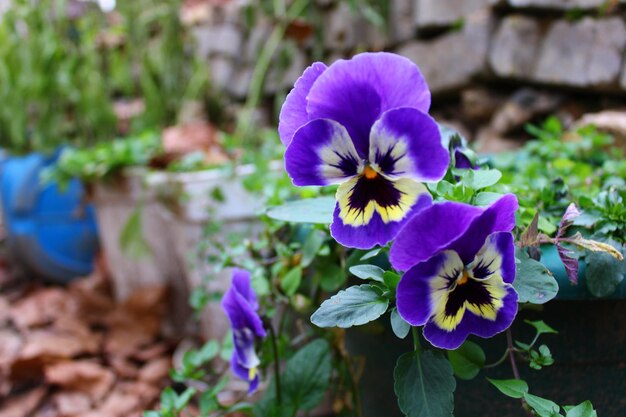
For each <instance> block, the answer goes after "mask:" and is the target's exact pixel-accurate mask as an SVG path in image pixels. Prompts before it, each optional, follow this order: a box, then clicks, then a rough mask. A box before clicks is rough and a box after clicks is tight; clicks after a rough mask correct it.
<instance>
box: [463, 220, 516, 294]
mask: <svg viewBox="0 0 626 417" xmlns="http://www.w3.org/2000/svg"><path fill="white" fill-rule="evenodd" d="M470 270H471V274H472V276H473V277H474V278H476V279H486V278H489V277H490V276H491V275H493V274H496V275H498V276H500V277H502V280H503V281H504V282H506V283H508V284H511V283H513V280H514V279H515V246H514V243H513V235H512V234H511V233H510V232H497V233H493V234H491V235H489V236H488V237H487V240H486V241H485V244H484V245H483V246H482V247H481V248H480V250H479V251H478V253H477V254H476V256H475V257H474V260H473V261H472V263H471V268H470Z"/></svg>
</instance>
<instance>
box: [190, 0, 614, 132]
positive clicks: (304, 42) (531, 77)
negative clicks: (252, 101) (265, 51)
mask: <svg viewBox="0 0 626 417" xmlns="http://www.w3.org/2000/svg"><path fill="white" fill-rule="evenodd" d="M195 3H196V4H197V1H196V2H195ZM315 4H316V5H317V7H318V8H319V9H320V14H321V19H320V20H319V23H318V28H320V29H321V31H320V33H321V36H319V37H317V40H316V39H315V36H309V37H308V38H306V37H304V38H302V37H301V38H298V39H297V41H293V42H292V46H291V49H290V54H289V59H287V65H286V66H285V67H284V68H282V69H279V65H273V66H272V67H271V70H270V72H269V74H268V77H267V82H266V85H265V93H266V95H268V96H272V95H274V94H277V93H278V94H284V92H285V91H288V89H289V88H290V87H291V86H292V85H293V82H294V81H295V80H296V79H297V77H298V76H299V75H300V74H301V72H302V71H303V70H304V68H305V67H306V66H307V65H309V64H310V63H311V62H313V61H314V60H316V59H315V58H314V57H316V56H317V57H319V58H321V59H322V60H324V61H325V62H327V63H330V62H332V61H334V60H336V59H339V58H343V57H349V56H351V55H353V54H354V53H356V52H359V51H364V50H369V51H376V50H389V51H395V52H397V53H399V54H402V55H404V56H407V57H408V58H410V59H411V60H413V61H414V62H415V63H416V64H418V65H419V66H420V68H421V70H422V72H423V74H424V76H425V77H426V80H427V81H428V84H429V86H430V88H431V90H432V92H433V97H434V108H435V110H437V109H438V108H440V109H441V111H442V112H443V113H447V114H450V111H451V110H450V109H453V108H455V106H456V108H457V109H460V110H459V111H460V112H461V113H462V114H461V115H455V114H454V111H452V114H453V115H452V118H453V119H458V121H459V123H460V124H463V123H465V124H466V125H468V126H469V129H470V130H472V131H473V133H476V132H475V129H476V128H478V127H481V128H484V127H485V125H488V126H487V127H490V129H491V131H492V132H493V131H494V130H496V131H497V132H496V133H497V134H500V135H503V134H506V132H507V131H510V130H511V128H512V127H515V126H519V125H520V123H523V122H525V121H527V120H528V119H529V118H531V117H532V116H533V115H534V114H536V113H537V112H539V113H547V112H553V111H555V110H556V109H557V106H559V108H560V107H562V105H563V100H562V99H563V97H565V98H566V99H567V97H570V96H571V95H574V96H576V95H578V97H580V95H581V94H582V95H583V96H584V97H591V99H590V100H589V102H590V103H600V104H598V106H599V107H600V108H603V107H607V104H606V103H607V100H608V102H609V103H610V104H609V105H608V106H609V107H615V106H619V105H620V103H621V102H622V100H623V99H624V98H626V62H625V61H626V59H625V55H626V13H625V11H626V1H625V0H609V1H607V0H390V1H389V3H388V6H389V12H388V24H387V27H386V29H385V30H381V29H380V28H378V27H377V26H375V25H373V24H372V23H370V21H368V20H367V19H365V18H364V17H363V14H362V13H358V12H356V11H354V10H351V8H350V7H349V6H348V2H346V1H332V0H317V1H315ZM241 7H242V6H241V5H240V3H238V2H234V1H230V2H228V1H226V2H221V6H210V5H207V4H202V3H201V6H196V7H195V8H193V9H189V10H193V13H189V12H188V13H187V14H188V16H187V21H188V22H191V23H192V25H193V31H194V34H195V36H196V38H197V41H198V51H199V53H201V54H202V56H203V57H205V58H206V59H207V62H208V65H209V69H210V71H211V74H212V79H213V82H214V86H215V87H216V88H217V89H219V90H221V91H224V92H225V93H226V94H227V95H228V96H231V97H232V98H233V99H234V100H242V99H244V97H245V95H246V93H247V91H248V86H249V81H250V77H251V74H252V71H253V68H254V63H255V60H256V58H257V56H258V53H259V51H260V49H261V47H262V46H263V45H264V44H265V42H266V41H267V39H268V36H269V34H270V32H271V29H272V25H271V23H270V21H269V20H268V19H266V18H260V19H257V20H256V23H255V24H254V25H253V26H252V27H248V28H246V27H245V26H244V25H243V13H242V9H241ZM190 16H191V18H189V17H190ZM301 32H302V31H301ZM296 38H297V37H296ZM319 58H318V59H319ZM278 61H279V60H278V58H277V61H276V62H278ZM524 87H526V88H524ZM565 101H567V100H565ZM584 101H586V99H585V100H581V99H580V98H579V99H578V104H580V103H581V102H584ZM511 103H512V104H511ZM529 103H530V104H529ZM507 105H508V111H509V112H510V111H511V108H512V107H511V105H513V107H515V105H517V106H518V107H521V108H522V110H528V111H527V113H528V114H526V115H520V114H519V112H517V113H518V114H513V115H511V114H502V112H503V111H504V108H505V107H507ZM529 106H530V107H529ZM598 106H596V107H595V108H594V109H593V110H597V109H598V108H597V107H598ZM570 107H571V106H570ZM574 107H575V106H574ZM518 110H519V109H518ZM497 113H500V114H499V115H498V114H497ZM505 113H506V112H505ZM579 113H584V110H581V111H579ZM578 115H579V114H578ZM444 116H445V114H444ZM516 117H517V118H519V119H520V120H517V121H516V120H515V118H516ZM497 118H499V121H498V120H494V119H497ZM474 119H475V120H474ZM508 119H513V120H512V121H511V120H508ZM494 123H495V124H496V125H497V124H498V123H499V124H500V126H499V127H498V126H495V127H494V126H493V125H494ZM479 125H480V126H479ZM503 125H504V126H503ZM509 125H510V126H509ZM477 126H478V127H477ZM483 133H484V132H483ZM483 136H484V135H483Z"/></svg>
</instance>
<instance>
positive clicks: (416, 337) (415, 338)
mask: <svg viewBox="0 0 626 417" xmlns="http://www.w3.org/2000/svg"><path fill="white" fill-rule="evenodd" d="M411 334H412V335H413V350H415V351H416V352H421V350H422V345H421V344H420V336H419V333H417V327H414V326H411Z"/></svg>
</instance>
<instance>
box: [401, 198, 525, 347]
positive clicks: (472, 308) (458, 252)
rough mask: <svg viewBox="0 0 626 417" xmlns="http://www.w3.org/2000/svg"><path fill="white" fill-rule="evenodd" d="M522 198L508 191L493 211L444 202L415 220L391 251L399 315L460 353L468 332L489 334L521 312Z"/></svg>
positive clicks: (430, 338)
mask: <svg viewBox="0 0 626 417" xmlns="http://www.w3.org/2000/svg"><path fill="white" fill-rule="evenodd" d="M515 210H517V199H516V197H515V196H514V195H511V194H508V195H505V196H503V197H501V198H500V199H499V200H498V201H496V202H495V203H493V204H492V205H491V206H489V207H488V208H478V207H473V206H469V205H467V204H461V203H453V202H445V203H440V204H434V205H432V206H430V207H428V208H426V209H424V210H422V211H421V212H420V213H419V214H417V215H416V216H415V217H413V218H412V219H411V220H410V221H409V222H408V223H407V225H406V226H405V227H404V228H403V229H402V231H401V232H400V233H399V234H398V236H397V238H396V241H395V242H394V244H393V246H392V248H391V251H390V260H391V263H392V265H393V266H394V267H395V268H396V269H400V270H404V271H406V273H405V274H404V275H403V276H402V279H401V280H400V283H399V284H398V288H397V293H396V302H397V307H398V312H399V313H400V315H401V316H402V318H403V319H404V320H406V321H407V322H408V323H410V324H411V325H413V326H421V325H425V326H424V337H425V338H426V339H427V340H428V341H430V342H431V343H432V344H433V345H434V346H437V347H439V348H443V349H456V348H457V347H459V346H460V345H461V344H462V343H463V342H464V341H465V339H466V338H467V336H469V335H470V334H475V335H477V336H480V337H491V336H494V335H495V334H497V333H500V332H502V331H503V330H505V329H506V328H508V327H509V326H510V325H511V323H512V322H513V319H514V318H515V315H516V313H517V293H516V292H515V290H514V289H513V286H512V283H513V280H514V279H515V247H514V244H513V235H512V234H511V230H513V227H514V226H515Z"/></svg>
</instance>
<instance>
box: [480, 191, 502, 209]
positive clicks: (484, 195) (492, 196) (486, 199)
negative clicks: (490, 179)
mask: <svg viewBox="0 0 626 417" xmlns="http://www.w3.org/2000/svg"><path fill="white" fill-rule="evenodd" d="M503 195H504V194H501V193H492V192H489V191H483V192H481V193H478V194H476V197H474V204H476V205H477V206H489V205H491V203H493V202H494V201H496V200H498V199H499V198H500V197H502V196H503Z"/></svg>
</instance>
